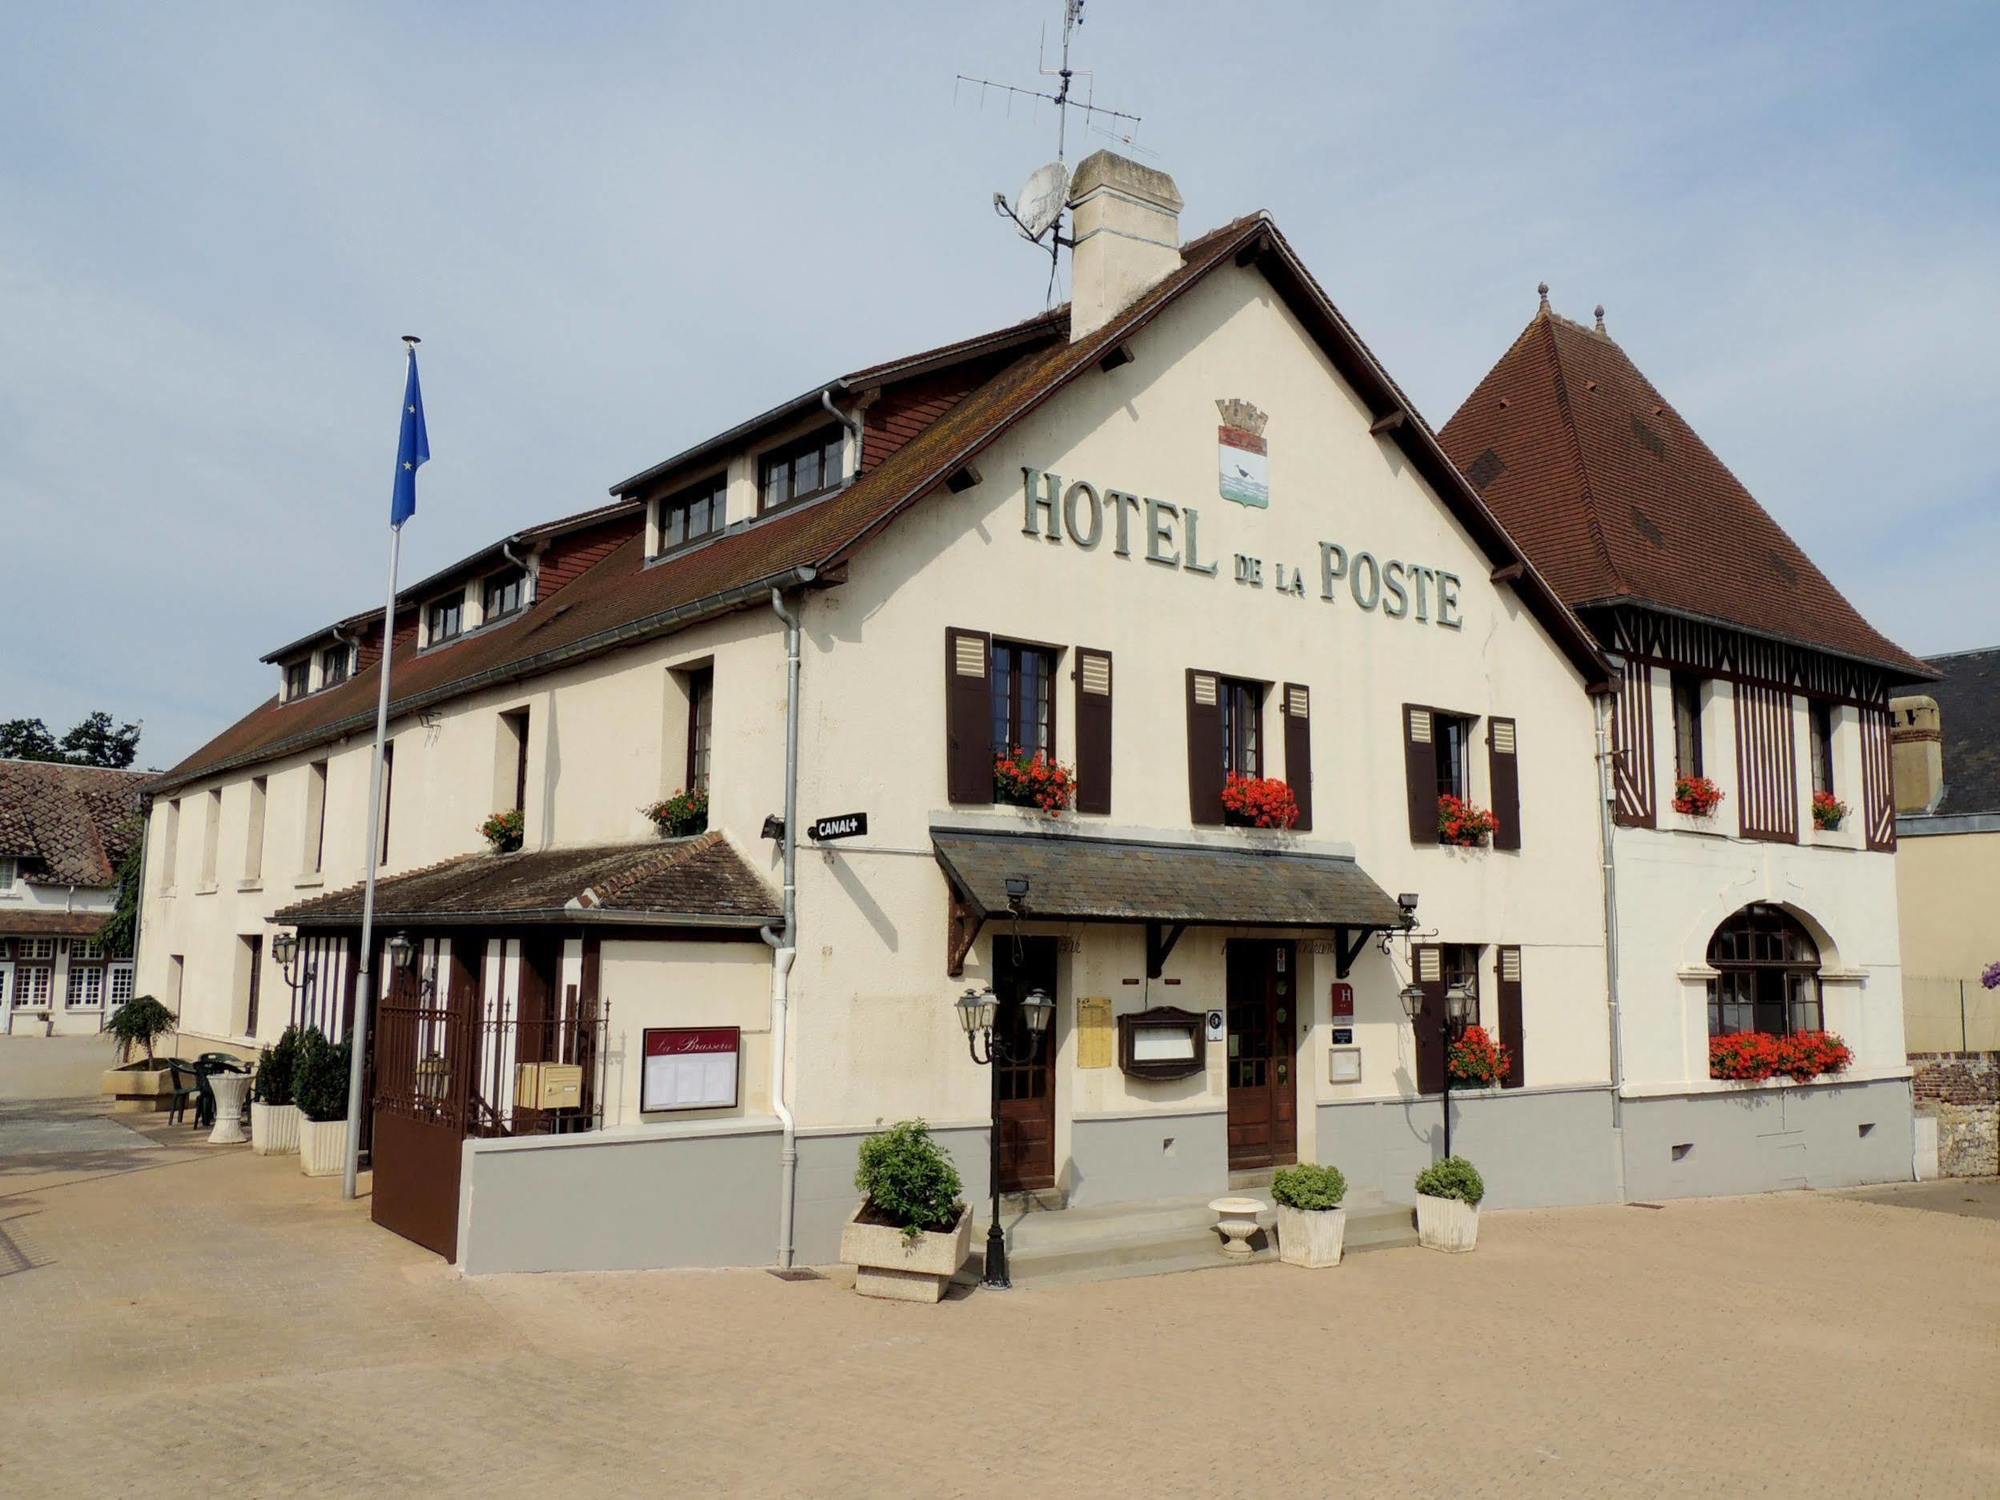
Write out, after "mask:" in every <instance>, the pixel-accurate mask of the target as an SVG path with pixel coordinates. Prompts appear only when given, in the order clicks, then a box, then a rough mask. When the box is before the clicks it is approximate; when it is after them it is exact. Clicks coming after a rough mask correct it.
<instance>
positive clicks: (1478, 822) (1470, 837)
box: [1438, 792, 1500, 849]
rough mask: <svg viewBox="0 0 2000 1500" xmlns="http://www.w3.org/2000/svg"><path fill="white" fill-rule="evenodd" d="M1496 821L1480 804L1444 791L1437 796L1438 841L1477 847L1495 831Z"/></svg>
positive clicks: (1496, 827) (1461, 846)
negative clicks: (1477, 805) (1473, 803)
mask: <svg viewBox="0 0 2000 1500" xmlns="http://www.w3.org/2000/svg"><path fill="white" fill-rule="evenodd" d="M1499 828H1500V820H1499V819H1498V818H1496V817H1494V816H1493V814H1492V813H1490V812H1488V811H1487V810H1486V809H1485V808H1483V807H1474V806H1473V805H1472V804H1471V803H1470V802H1468V801H1466V800H1465V799H1464V798H1463V797H1454V796H1453V795H1452V794H1451V793H1450V792H1446V793H1445V794H1444V795H1443V796H1442V797H1440V798H1438V842H1439V843H1440V844H1456V845H1458V846H1459V847H1460V848H1462V849H1478V848H1481V847H1483V846H1484V845H1485V843H1486V841H1487V840H1488V839H1490V838H1492V837H1493V835H1494V834H1495V833H1496V832H1498V831H1499Z"/></svg>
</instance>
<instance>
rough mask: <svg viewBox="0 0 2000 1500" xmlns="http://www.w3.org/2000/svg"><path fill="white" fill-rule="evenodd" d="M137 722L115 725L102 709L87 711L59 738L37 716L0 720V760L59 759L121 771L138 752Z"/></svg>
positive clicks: (70, 763) (78, 764)
mask: <svg viewBox="0 0 2000 1500" xmlns="http://www.w3.org/2000/svg"><path fill="white" fill-rule="evenodd" d="M139 731H140V726H139V725H137V724H116V725H114V724H113V723H112V722H111V715H110V714H108V713H106V712H105V711H104V710H103V709H101V708H100V709H98V710H97V712H95V713H92V714H87V715H85V716H84V718H83V720H82V721H81V722H80V723H78V724H76V725H74V726H73V727H72V728H71V729H70V731H69V733H67V734H65V735H64V736H63V737H62V739H61V740H58V739H56V737H55V736H54V735H52V734H50V733H49V726H48V725H46V724H44V723H43V722H42V721H41V720H40V719H8V720H5V721H4V722H0V759H6V760H49V761H60V762H63V763H65V764H67V765H72V766H106V767H108V768H110V769H111V770H114V771H122V770H124V769H125V768H126V767H128V766H130V765H131V764H132V762H133V761H134V760H136V759H137V758H138V755H139Z"/></svg>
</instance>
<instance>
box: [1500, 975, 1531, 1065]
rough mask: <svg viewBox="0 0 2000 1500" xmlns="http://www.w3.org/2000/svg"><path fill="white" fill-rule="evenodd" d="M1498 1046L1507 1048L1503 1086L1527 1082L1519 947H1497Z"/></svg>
mask: <svg viewBox="0 0 2000 1500" xmlns="http://www.w3.org/2000/svg"><path fill="white" fill-rule="evenodd" d="M1499 970H1500V983H1499V985H1498V993H1499V997H1500V1045H1501V1046H1503V1047H1505V1048H1506V1049H1507V1053H1508V1058H1509V1061H1508V1066H1507V1076H1506V1078H1505V1079H1504V1080H1502V1083H1501V1086H1502V1087H1503V1088H1510V1089H1517V1088H1519V1087H1520V1086H1521V1085H1522V1084H1523V1083H1525V1082H1526V1081H1527V1076H1528V1061H1527V1053H1526V1052H1525V1050H1524V1043H1523V1041H1522V1037H1521V950H1520V949H1519V948H1502V949H1501V950H1500V961H1499Z"/></svg>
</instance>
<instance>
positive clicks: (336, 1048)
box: [292, 1026, 349, 1124]
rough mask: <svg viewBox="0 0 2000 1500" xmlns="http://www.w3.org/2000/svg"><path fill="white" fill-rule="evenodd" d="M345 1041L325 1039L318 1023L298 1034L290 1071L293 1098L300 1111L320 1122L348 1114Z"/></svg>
mask: <svg viewBox="0 0 2000 1500" xmlns="http://www.w3.org/2000/svg"><path fill="white" fill-rule="evenodd" d="M348 1060H349V1052H348V1044H347V1043H346V1042H340V1043H338V1044H335V1043H333V1042H329V1041H328V1040H327V1039H326V1036H325V1034H324V1033H322V1032H321V1031H320V1029H319V1028H318V1027H317V1026H308V1027H307V1028H306V1029H305V1031H304V1032H303V1033H301V1034H300V1036H299V1051H298V1062H297V1064H296V1066H295V1067H294V1069H293V1071H292V1099H293V1102H294V1103H296V1104H297V1105H298V1107H299V1113H300V1114H302V1115H304V1116H305V1117H306V1118H307V1119H308V1120H314V1121H317V1122H320V1123H322V1124H324V1123H326V1122H329V1121H333V1120H344V1119H346V1118H347V1069H348Z"/></svg>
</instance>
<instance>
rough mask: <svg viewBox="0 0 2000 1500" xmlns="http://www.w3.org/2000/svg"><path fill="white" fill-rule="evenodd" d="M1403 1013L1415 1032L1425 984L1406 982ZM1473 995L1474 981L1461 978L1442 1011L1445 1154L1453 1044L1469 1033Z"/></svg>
mask: <svg viewBox="0 0 2000 1500" xmlns="http://www.w3.org/2000/svg"><path fill="white" fill-rule="evenodd" d="M1402 1000H1403V1014H1404V1015H1406V1016H1408V1017H1409V1018H1410V1030H1411V1032H1412V1033H1413V1034H1414V1033H1415V1031H1416V1029H1417V1027H1418V1026H1419V1025H1421V1024H1422V1022H1423V1016H1424V987H1423V986H1422V985H1420V984H1414V983H1412V984H1406V985H1404V986H1403V990H1402ZM1472 1008H1473V995H1472V985H1471V983H1470V981H1468V980H1464V979H1461V980H1459V981H1458V982H1457V983H1455V984H1453V985H1452V986H1450V988H1448V989H1447V990H1446V991H1445V992H1444V1009H1443V1010H1442V1011H1440V1012H1439V1013H1438V1050H1439V1051H1440V1052H1441V1053H1442V1054H1443V1056H1444V1089H1443V1092H1442V1096H1441V1097H1442V1098H1443V1100H1444V1154H1445V1155H1446V1156H1449V1155H1451V1044H1452V1043H1453V1042H1455V1041H1457V1040H1458V1039H1459V1038H1460V1037H1461V1036H1463V1035H1465V1028H1466V1026H1467V1025H1468V1024H1470V1022H1471V1020H1472Z"/></svg>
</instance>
